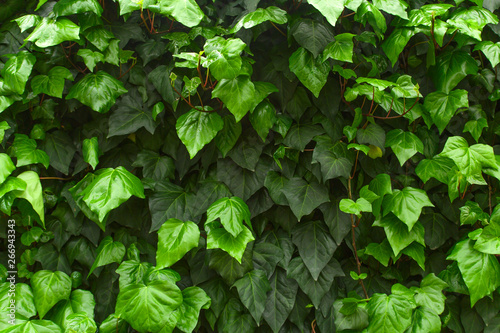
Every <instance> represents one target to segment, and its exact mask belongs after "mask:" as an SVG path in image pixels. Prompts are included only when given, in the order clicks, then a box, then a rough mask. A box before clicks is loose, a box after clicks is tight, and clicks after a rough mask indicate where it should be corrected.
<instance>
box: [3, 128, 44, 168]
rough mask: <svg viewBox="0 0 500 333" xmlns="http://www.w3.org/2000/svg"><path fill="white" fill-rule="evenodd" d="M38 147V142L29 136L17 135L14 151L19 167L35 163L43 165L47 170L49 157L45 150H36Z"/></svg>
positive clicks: (13, 146) (13, 145)
mask: <svg viewBox="0 0 500 333" xmlns="http://www.w3.org/2000/svg"><path fill="white" fill-rule="evenodd" d="M36 146H37V145H36V141H35V140H33V139H30V138H29V137H28V136H27V135H24V134H16V137H15V139H14V143H13V144H12V150H13V153H14V156H16V157H17V163H16V166H17V167H21V166H25V165H30V164H35V163H42V164H43V165H44V166H45V168H48V167H49V156H48V155H47V153H46V152H44V151H43V150H40V149H36Z"/></svg>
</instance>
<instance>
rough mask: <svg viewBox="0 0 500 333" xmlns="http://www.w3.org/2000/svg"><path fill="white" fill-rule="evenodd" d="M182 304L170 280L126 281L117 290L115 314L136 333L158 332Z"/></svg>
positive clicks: (180, 293)
mask: <svg viewBox="0 0 500 333" xmlns="http://www.w3.org/2000/svg"><path fill="white" fill-rule="evenodd" d="M181 304H182V292H181V291H180V289H179V288H178V287H177V286H176V285H175V284H174V283H172V282H170V281H161V280H159V281H158V280H157V281H152V282H150V283H148V284H147V285H145V284H129V285H127V286H125V288H123V289H120V293H119V294H118V298H117V300H116V314H117V315H119V316H120V317H121V318H123V319H125V320H126V321H127V322H128V323H129V324H130V326H132V328H134V329H135V330H137V331H139V332H159V331H160V330H161V329H162V328H163V327H164V326H165V325H166V324H167V323H168V321H169V319H170V316H171V314H172V312H173V311H174V310H175V309H177V308H179V307H180V306H181Z"/></svg>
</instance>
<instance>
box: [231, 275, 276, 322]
mask: <svg viewBox="0 0 500 333" xmlns="http://www.w3.org/2000/svg"><path fill="white" fill-rule="evenodd" d="M233 286H234V287H236V289H237V290H238V295H239V296H240V299H241V302H242V303H243V304H244V305H245V307H246V308H247V309H248V311H250V314H251V315H252V317H253V318H254V319H255V321H256V322H257V323H260V320H261V318H262V314H263V313H264V309H265V305H266V300H267V292H268V291H270V290H271V285H270V284H269V281H268V280H267V276H266V273H265V272H264V271H261V270H252V271H250V272H248V273H246V274H245V275H244V276H243V277H242V278H241V279H239V280H238V281H236V282H235V283H234V285H233Z"/></svg>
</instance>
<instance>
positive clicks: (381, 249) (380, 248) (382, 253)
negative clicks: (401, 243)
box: [365, 239, 394, 267]
mask: <svg viewBox="0 0 500 333" xmlns="http://www.w3.org/2000/svg"><path fill="white" fill-rule="evenodd" d="M365 254H368V255H371V256H372V257H374V258H375V259H377V261H378V262H380V263H381V264H382V265H384V266H385V267H387V266H388V265H389V260H390V259H391V257H392V256H394V253H393V252H392V248H391V245H390V244H389V242H388V241H387V239H384V240H383V241H382V243H380V244H377V243H370V244H368V246H367V247H366V248H365Z"/></svg>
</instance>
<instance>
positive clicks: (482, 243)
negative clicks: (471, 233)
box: [474, 220, 500, 255]
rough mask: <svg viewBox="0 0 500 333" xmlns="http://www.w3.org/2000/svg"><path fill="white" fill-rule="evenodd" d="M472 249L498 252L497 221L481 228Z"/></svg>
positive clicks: (497, 253) (499, 233)
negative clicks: (481, 230)
mask: <svg viewBox="0 0 500 333" xmlns="http://www.w3.org/2000/svg"><path fill="white" fill-rule="evenodd" d="M474 249H475V250H478V251H479V252H482V253H487V254H494V255H499V254H500V224H499V223H498V222H497V221H493V220H492V221H491V223H490V224H489V225H488V226H486V227H485V228H484V229H483V232H481V235H480V236H479V238H478V239H477V241H476V243H475V244H474Z"/></svg>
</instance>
